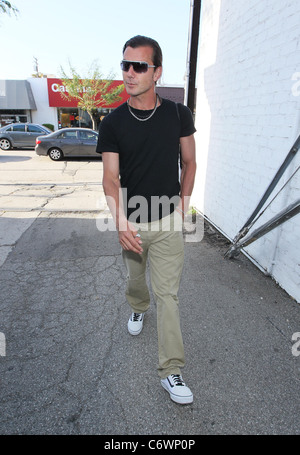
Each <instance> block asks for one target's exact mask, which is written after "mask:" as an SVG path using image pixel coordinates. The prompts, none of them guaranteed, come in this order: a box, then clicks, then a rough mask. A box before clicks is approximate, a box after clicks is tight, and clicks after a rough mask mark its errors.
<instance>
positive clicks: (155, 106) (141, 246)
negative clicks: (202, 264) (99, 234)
mask: <svg viewBox="0 0 300 455" xmlns="http://www.w3.org/2000/svg"><path fill="white" fill-rule="evenodd" d="M121 68H122V71H123V80H124V85H125V88H126V91H127V93H128V95H129V96H130V98H129V99H128V102H127V103H124V104H122V105H121V106H119V107H118V108H117V109H115V110H114V111H113V112H112V113H111V114H109V115H108V116H106V117H105V118H104V119H103V121H102V122H101V124H100V130H99V139H98V145H97V151H98V152H99V153H102V160H103V188H104V192H105V195H106V198H107V202H108V205H109V208H110V210H111V212H112V215H113V218H114V221H115V224H116V227H117V230H118V235H119V242H120V244H121V246H122V256H123V260H124V264H125V266H126V269H127V287H126V297H127V300H128V303H129V305H130V307H131V310H132V314H131V316H130V319H129V321H128V331H129V333H130V334H131V335H138V334H139V333H140V332H141V330H142V328H143V323H144V318H145V313H146V312H147V310H148V308H149V305H150V295H149V290H148V287H147V284H146V278H145V273H146V264H147V260H149V264H150V276H151V285H152V290H153V293H154V297H155V300H156V304H157V329H158V357H159V363H158V373H159V376H160V379H161V384H162V386H163V387H164V389H166V390H167V391H168V392H169V394H170V397H171V399H172V400H173V401H175V402H177V403H180V404H187V403H192V401H193V394H192V392H191V390H190V389H189V388H188V387H187V386H186V384H185V383H184V381H183V379H182V376H181V368H182V367H183V366H184V364H185V359H184V348H183V340H182V334H181V328H180V319H179V310H178V297H177V294H178V288H179V282H180V278H181V273H182V268H183V256H184V253H183V247H184V245H183V235H182V220H183V218H184V215H185V213H186V211H187V209H188V206H189V198H190V195H191V193H192V190H193V185H194V178H195V172H196V161H195V141H194V132H195V128H194V123H193V119H192V115H191V112H190V110H189V109H188V108H187V107H186V106H183V105H182V104H178V105H177V104H176V103H174V102H172V101H169V100H166V99H161V98H160V97H159V96H158V95H157V94H156V91H155V86H156V83H157V81H158V80H159V78H160V77H161V74H162V52H161V49H160V46H159V44H158V43H157V42H156V41H155V40H153V39H151V38H148V37H145V36H140V35H138V36H135V37H133V38H131V39H130V40H128V41H127V42H126V43H125V45H124V48H123V60H122V62H121ZM179 145H180V150H181V166H182V169H181V173H180V178H179V170H178V159H179Z"/></svg>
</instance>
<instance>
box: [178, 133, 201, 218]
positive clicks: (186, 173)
mask: <svg viewBox="0 0 300 455" xmlns="http://www.w3.org/2000/svg"><path fill="white" fill-rule="evenodd" d="M180 145H181V159H182V170H181V179H180V180H181V191H180V198H181V200H180V203H179V204H178V207H177V208H178V209H179V210H182V211H183V212H184V213H186V212H187V210H188V208H189V203H190V196H191V194H192V191H193V188H194V181H195V174H196V167H197V166H196V146H195V138H194V135H193V134H192V135H191V136H186V137H181V138H180Z"/></svg>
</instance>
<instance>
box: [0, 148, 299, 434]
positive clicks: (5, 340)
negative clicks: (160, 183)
mask: <svg viewBox="0 0 300 455" xmlns="http://www.w3.org/2000/svg"><path fill="white" fill-rule="evenodd" d="M101 179H102V162H101V160H92V161H91V160H84V159H81V160H76V159H72V160H68V161H62V162H52V161H50V159H48V158H46V157H37V156H36V155H35V152H34V151H24V150H23V151H11V152H3V151H0V289H1V293H0V378H1V379H0V381H1V382H0V384H1V388H0V409H1V412H0V434H2V435H7V434H28V435H31V434H46V435H54V434H63V435H69V434H74V435H84V434H93V435H94V434H95V435H105V436H107V438H108V440H111V439H110V438H109V436H110V435H127V436H133V435H156V436H157V435H163V437H167V436H172V435H173V436H174V437H175V435H189V436H190V437H192V436H193V435H220V434H225V435H228V434H272V435H273V434H300V429H299V411H300V406H299V385H300V356H298V352H299V354H300V347H299V350H298V348H297V345H296V339H295V338H294V339H293V336H294V334H297V333H299V332H300V306H299V304H297V303H296V302H295V301H294V300H293V299H292V298H290V297H289V296H288V295H287V294H286V293H285V292H284V291H283V290H282V289H280V288H279V287H278V286H277V285H276V283H275V282H274V281H273V280H272V279H271V278H269V277H267V276H265V275H264V274H263V273H262V272H261V271H259V270H258V269H257V268H255V267H254V265H253V264H252V263H250V262H249V261H248V259H246V258H245V257H244V256H243V255H240V256H239V257H238V258H236V259H234V260H228V259H224V257H223V255H224V252H225V251H226V250H227V248H228V242H227V241H226V240H225V239H224V238H222V237H221V236H220V235H219V234H217V233H216V232H215V231H214V230H213V229H212V228H211V227H209V226H207V225H206V226H205V232H204V238H203V239H202V240H201V241H198V242H190V241H188V242H187V243H186V245H185V252H186V257H185V267H184V273H183V277H182V282H181V288H180V294H179V297H180V312H181V321H182V331H183V336H184V342H185V351H186V360H187V363H186V367H185V368H184V370H183V376H184V379H185V381H186V382H187V384H188V386H189V387H190V388H191V389H192V391H193V393H194V403H193V404H192V405H188V406H180V405H177V404H175V403H173V402H172V401H171V400H170V399H169V396H168V394H167V393H166V391H165V390H164V389H163V388H162V387H161V385H160V381H159V378H158V375H157V372H156V366H157V334H156V311H155V302H154V301H152V305H151V309H150V310H149V312H148V313H147V315H146V318H145V325H144V329H143V331H142V333H141V334H140V335H139V336H138V337H132V336H130V335H129V334H128V332H127V319H128V317H129V314H130V310H129V307H128V305H127V303H126V300H125V296H124V287H125V271H124V267H123V264H122V261H121V258H120V247H119V244H118V242H117V237H116V233H115V232H114V231H110V230H106V231H104V230H103V229H102V230H99V220H100V225H101V226H102V227H103V222H104V221H103V220H107V216H108V212H107V210H106V208H105V204H104V197H103V190H102V186H101ZM128 439H129V440H130V437H128Z"/></svg>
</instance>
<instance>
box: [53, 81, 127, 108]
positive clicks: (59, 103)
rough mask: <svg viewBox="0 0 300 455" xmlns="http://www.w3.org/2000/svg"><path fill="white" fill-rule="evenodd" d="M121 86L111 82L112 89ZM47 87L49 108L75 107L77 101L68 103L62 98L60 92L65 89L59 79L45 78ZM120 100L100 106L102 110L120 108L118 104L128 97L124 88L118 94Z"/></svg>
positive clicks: (119, 82)
mask: <svg viewBox="0 0 300 455" xmlns="http://www.w3.org/2000/svg"><path fill="white" fill-rule="evenodd" d="M121 84H123V81H113V82H112V87H118V85H121ZM47 86H48V97H49V106H50V107H77V104H78V102H77V100H75V99H74V100H73V101H68V100H66V99H64V98H62V96H61V94H60V91H64V92H65V91H66V89H65V87H64V86H63V84H62V81H61V79H52V78H47ZM120 97H121V100H120V101H116V102H115V103H113V104H110V105H107V106H101V107H103V108H109V109H113V108H115V107H118V106H120V104H122V103H125V101H127V99H128V98H129V96H128V95H127V93H126V90H125V88H124V90H123V92H122V93H121V94H120Z"/></svg>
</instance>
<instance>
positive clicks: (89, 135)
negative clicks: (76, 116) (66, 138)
mask: <svg viewBox="0 0 300 455" xmlns="http://www.w3.org/2000/svg"><path fill="white" fill-rule="evenodd" d="M79 137H80V139H83V140H89V141H97V139H98V137H97V134H96V133H93V132H92V131H79Z"/></svg>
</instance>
